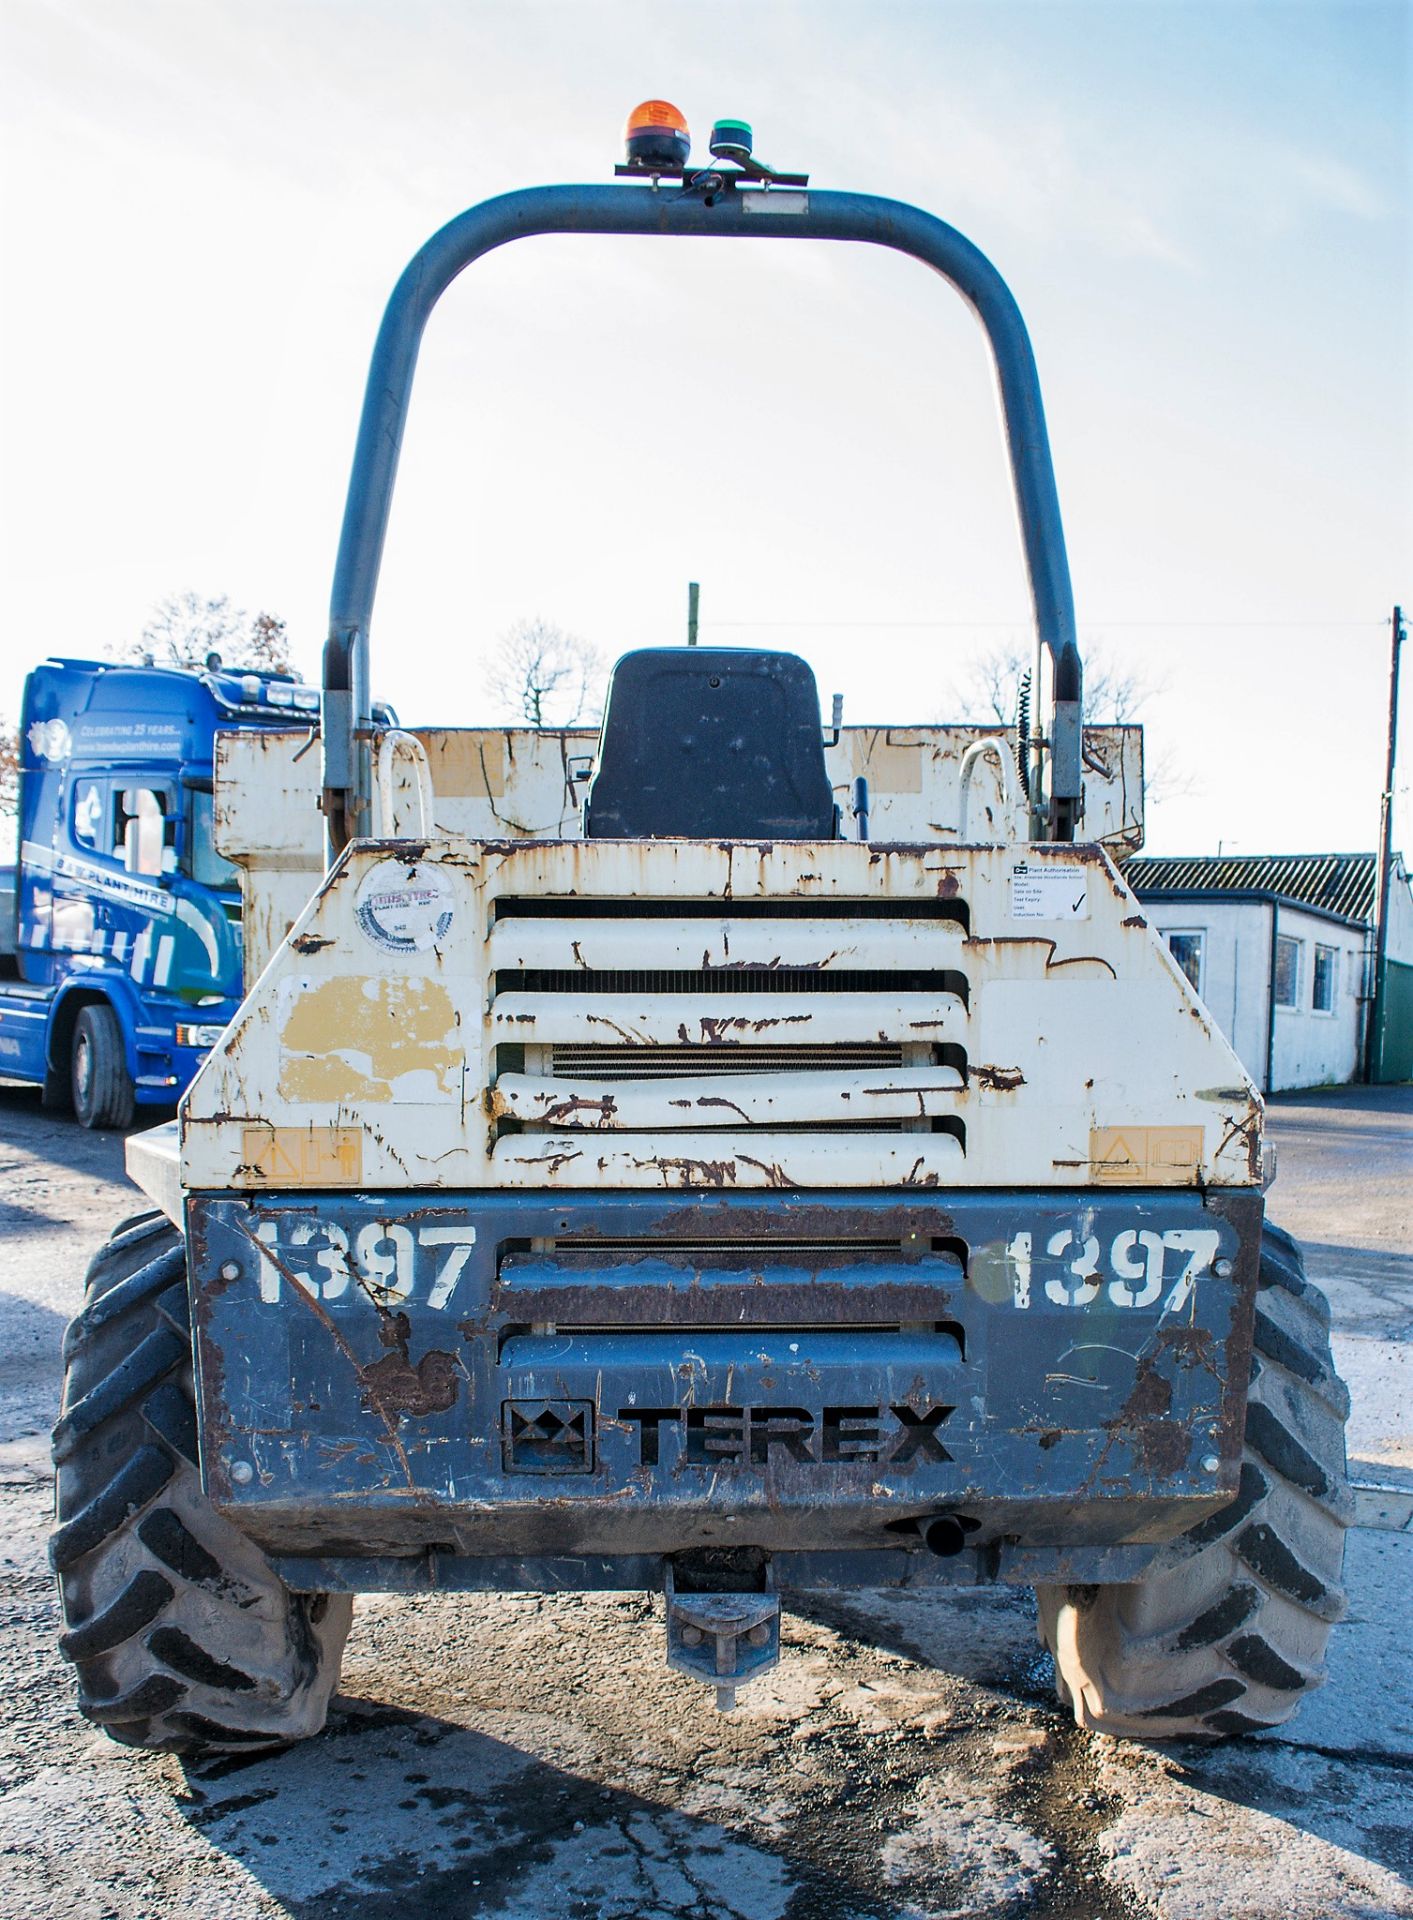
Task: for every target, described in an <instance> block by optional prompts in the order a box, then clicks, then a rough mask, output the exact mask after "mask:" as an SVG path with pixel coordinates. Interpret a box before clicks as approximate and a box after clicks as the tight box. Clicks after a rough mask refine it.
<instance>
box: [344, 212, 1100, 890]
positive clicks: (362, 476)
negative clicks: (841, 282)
mask: <svg viewBox="0 0 1413 1920" xmlns="http://www.w3.org/2000/svg"><path fill="white" fill-rule="evenodd" d="M713 188H714V190H707V191H704V190H703V189H702V187H701V186H700V185H698V184H694V183H689V184H688V185H686V186H683V187H682V188H680V189H677V188H671V189H668V188H664V187H662V186H659V185H653V186H649V185H647V184H646V183H643V184H638V183H636V182H631V181H625V182H623V183H621V184H618V185H613V186H607V185H604V186H558V187H530V188H527V189H525V190H523V191H521V192H518V193H507V194H502V195H501V196H500V197H499V198H497V199H494V200H486V201H483V202H482V204H481V205H480V206H477V207H472V208H470V209H469V210H468V211H467V212H465V213H463V214H460V215H458V216H457V218H456V219H454V220H451V221H449V222H448V223H447V225H446V226H444V227H443V228H442V229H441V230H440V231H439V232H438V233H435V234H433V236H432V238H431V239H430V240H429V241H428V242H427V244H426V245H425V246H424V247H423V248H422V249H421V251H420V252H419V253H417V254H416V255H415V256H414V257H413V259H412V261H411V262H410V263H409V265H408V267H407V268H406V270H405V272H404V273H403V275H402V277H401V279H400V280H399V281H398V283H397V285H396V287H395V288H394V289H393V293H392V298H391V299H390V300H389V302H388V306H387V311H386V312H385V313H384V315H383V322H382V325H381V327H380V328H379V330H378V338H377V343H376V345H375V346H374V349H373V360H372V365H371V366H370V368H369V372H368V386H367V391H366V393H365V396H364V401H363V414H362V418H361V420H360V422H359V427H358V441H357V445H356V447H355V449H354V455H353V472H352V475H351V477H350V479H349V488H348V502H347V505H346V507H345V510H344V519H343V530H342V533H341V535H340V538H339V552H338V564H337V567H336V569H335V573H334V588H333V599H332V604H331V607H330V614H329V637H328V640H327V642H326V643H325V646H324V712H323V754H324V811H325V816H326V827H327V835H328V857H329V860H330V863H332V861H333V860H334V859H335V858H336V857H337V855H338V854H339V853H340V852H341V851H342V850H343V848H344V846H346V845H347V843H348V841H349V840H350V839H351V838H352V837H353V836H354V835H355V834H356V833H358V832H359V831H365V832H366V831H367V824H366V823H367V821H368V817H369V808H370V803H371V793H372V768H371V759H370V754H369V750H368V735H369V732H370V729H371V726H372V714H371V702H370V698H369V691H368V689H369V673H368V633H369V625H370V621H371V618H372V611H373V598H374V595H375V593H376V591H377V585H378V570H379V566H380V565H381V562H382V556H383V542H384V539H385V537H386V534H387V525H388V514H389V511H390V508H391V505H392V493H393V484H394V481H395V479H396V477H397V462H398V455H399V452H400V451H401V447H402V435H403V430H404V426H405V423H406V419H407V408H408V402H409V400H410V398H411V392H412V376H413V373H414V371H415V369H416V365H417V353H418V349H419V347H420V346H421V343H422V333H423V330H424V328H425V327H426V324H427V321H428V318H429V317H430V315H431V312H432V309H433V308H434V307H435V305H436V303H437V301H438V300H439V299H440V298H441V296H442V294H443V293H444V292H445V291H446V289H447V287H448V286H449V285H450V284H451V282H452V281H453V280H454V279H455V278H456V276H457V275H458V274H459V273H460V272H461V271H462V269H463V268H465V267H468V266H469V265H470V264H471V262H472V261H473V260H478V259H479V258H480V257H481V255H482V254H485V253H489V252H491V251H492V249H493V248H495V247H500V246H504V245H505V244H506V242H507V241H509V240H521V239H525V238H527V237H528V236H529V235H531V234H541V233H605V234H666V235H672V236H680V237H684V238H685V237H692V238H695V237H699V236H702V237H717V238H729V239H747V238H759V237H761V236H762V235H764V236H766V237H768V238H770V239H791V240H854V241H864V242H867V243H869V244H871V245H873V246H880V247H891V248H893V249H894V250H895V251H896V252H899V253H907V254H911V255H912V256H913V258H914V259H916V260H921V261H922V262H923V264H924V265H925V266H929V267H932V268H934V269H935V271H936V272H938V273H940V274H941V275H942V277H943V278H944V279H945V280H949V281H950V282H951V284H952V285H953V286H954V287H955V288H956V289H957V291H958V293H960V294H961V296H962V298H963V299H964V300H965V301H966V303H967V305H968V306H969V307H970V308H971V310H972V312H973V313H974V314H975V315H976V316H977V318H978V320H980V322H981V325H982V327H983V329H984V330H985V333H986V337H987V340H988V341H989V343H990V347H991V353H992V358H993V361H994V363H995V369H996V380H997V385H998V388H999V392H1000V400H1001V414H1002V419H1003V422H1004V425H1005V430H1006V444H1007V450H1008V453H1009V456H1010V465H1011V480H1012V485H1013V487H1014V491H1015V499H1016V509H1017V512H1018V514H1019V516H1020V527H1021V540H1022V543H1023V546H1024V550H1025V562H1026V571H1027V573H1028V575H1029V580H1030V593H1031V600H1032V602H1033V605H1034V609H1035V624H1036V629H1037V632H1038V633H1039V636H1040V638H1041V640H1042V641H1043V642H1044V643H1045V645H1046V646H1047V647H1048V648H1049V650H1050V654H1051V658H1052V660H1053V662H1054V675H1053V683H1054V709H1053V715H1052V719H1051V727H1050V755H1051V758H1050V816H1049V831H1050V836H1051V838H1052V839H1055V840H1071V839H1073V838H1074V832H1075V824H1076V819H1077V815H1078V811H1079V801H1080V781H1081V752H1080V723H1081V701H1082V689H1083V674H1082V669H1081V665H1080V657H1079V648H1078V645H1077V643H1076V639H1075V623H1074V600H1073V595H1072V593H1071V590H1070V574H1069V562H1068V560H1067V558H1066V555H1065V540H1064V531H1063V528H1062V526H1061V522H1060V503H1059V499H1058V497H1057V495H1056V491H1055V471H1054V465H1053V462H1052V460H1051V456H1050V442H1049V438H1048V436H1047V434H1046V431H1045V412H1044V408H1043V406H1042V404H1041V398H1040V381H1039V376H1038V374H1037V372H1036V367H1035V355H1034V353H1033V351H1032V349H1031V345H1030V338H1029V336H1028V334H1027V333H1026V329H1025V322H1024V321H1023V320H1022V318H1021V314H1020V309H1019V307H1018V306H1017V305H1016V303H1015V300H1014V298H1013V297H1012V295H1011V291H1010V289H1009V288H1008V287H1007V285H1006V283H1005V281H1004V280H1003V279H1002V278H1001V276H1000V274H999V273H998V272H997V271H996V269H995V267H993V266H992V264H991V262H990V261H989V260H988V259H987V258H986V256H985V254H983V253H982V252H981V251H980V250H979V249H978V248H976V247H974V246H973V245H972V243H971V242H970V241H969V240H968V239H966V238H965V237H964V236H963V235H962V234H960V233H958V232H957V231H956V229H955V228H954V227H949V226H948V225H947V224H946V222H945V221H942V220H939V219H937V218H936V217H935V216H934V215H932V214H929V213H924V212H922V211H921V209H919V208H917V207H912V206H909V205H907V204H906V203H905V202H904V201H901V200H883V199H878V198H876V197H874V196H873V195H870V194H859V193H828V192H820V193H817V192H814V191H809V192H799V191H794V190H781V189H778V188H777V189H767V188H760V187H754V186H752V187H749V188H747V187H743V186H740V185H738V184H737V183H736V182H735V181H734V180H732V179H731V178H730V177H729V176H728V178H727V180H726V181H724V182H723V181H722V180H721V178H720V177H719V176H713Z"/></svg>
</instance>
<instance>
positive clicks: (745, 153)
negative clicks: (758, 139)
mask: <svg viewBox="0 0 1413 1920" xmlns="http://www.w3.org/2000/svg"><path fill="white" fill-rule="evenodd" d="M752 138H753V136H752V134H751V127H750V122H749V121H748V120H718V121H717V123H716V125H715V126H714V127H713V128H712V130H711V151H712V156H713V158H714V159H717V160H734V161H735V162H736V164H737V165H738V166H743V165H744V164H745V162H746V161H748V160H749V159H750V157H751V142H752Z"/></svg>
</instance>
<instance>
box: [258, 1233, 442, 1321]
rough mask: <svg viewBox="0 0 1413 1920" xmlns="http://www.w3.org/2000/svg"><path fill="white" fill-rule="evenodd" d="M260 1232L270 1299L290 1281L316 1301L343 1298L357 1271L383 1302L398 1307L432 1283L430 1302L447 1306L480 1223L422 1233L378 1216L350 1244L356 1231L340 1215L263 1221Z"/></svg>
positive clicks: (265, 1295)
mask: <svg viewBox="0 0 1413 1920" xmlns="http://www.w3.org/2000/svg"><path fill="white" fill-rule="evenodd" d="M255 1237H256V1239H257V1240H258V1241H259V1242H260V1245H261V1248H262V1250H264V1256H265V1257H264V1258H263V1259H262V1260H261V1262H260V1298H261V1299H262V1300H263V1301H265V1302H266V1303H267V1304H271V1305H272V1304H273V1303H274V1302H275V1301H277V1300H278V1299H279V1297H280V1286H281V1283H282V1282H283V1281H284V1280H285V1279H290V1280H293V1281H294V1282H295V1284H296V1285H297V1286H299V1287H302V1288H303V1290H304V1291H305V1292H306V1293H307V1294H310V1295H311V1296H312V1297H313V1298H314V1299H315V1300H338V1299H341V1298H342V1297H343V1295H345V1294H346V1293H347V1292H348V1290H349V1288H350V1287H351V1286H352V1285H353V1281H354V1276H355V1274H356V1275H357V1278H358V1283H359V1285H360V1286H361V1287H363V1288H364V1289H365V1291H366V1292H367V1293H368V1294H369V1295H370V1296H371V1297H372V1299H373V1301H374V1303H375V1304H376V1305H377V1306H380V1307H386V1306H396V1305H397V1304H398V1303H399V1302H400V1301H403V1300H410V1299H412V1297H413V1295H414V1294H417V1295H421V1294H422V1293H423V1291H424V1287H425V1295H426V1302H427V1305H428V1306H429V1307H436V1308H442V1307H445V1306H447V1305H448V1304H449V1303H450V1301H451V1296H452V1294H453V1293H454V1292H455V1290H456V1283H457V1281H458V1280H459V1279H460V1278H461V1273H462V1269H463V1268H464V1267H465V1265H466V1262H467V1261H468V1260H469V1259H470V1257H471V1249H472V1247H473V1246H474V1245H475V1244H476V1229H475V1228H474V1227H471V1226H467V1225H466V1224H465V1223H464V1222H463V1223H462V1224H461V1225H458V1226H446V1227H432V1226H419V1227H417V1228H416V1230H415V1232H414V1230H413V1229H412V1228H411V1227H405V1226H403V1225H402V1223H401V1222H400V1221H397V1220H370V1221H369V1222H368V1224H367V1226H364V1227H360V1228H359V1229H358V1232H357V1233H356V1234H355V1235H354V1237H353V1241H352V1244H351V1245H350V1242H349V1237H348V1234H347V1233H346V1232H345V1231H344V1229H343V1228H342V1227H341V1226H339V1225H338V1224H337V1223H336V1222H335V1221H333V1220H294V1221H288V1220H287V1221H278V1220H262V1221H261V1223H260V1225H259V1226H258V1227H257V1228H256V1229H255ZM315 1242H318V1243H319V1244H318V1245H315V1244H314V1243H315ZM306 1249H307V1251H305V1250H306ZM443 1249H445V1251H444V1252H443V1251H442V1250H443ZM291 1255H293V1256H294V1258H293V1259H291V1257H290V1256H291ZM311 1260H312V1263H313V1265H312V1268H311V1266H310V1265H309V1262H310V1261H311Z"/></svg>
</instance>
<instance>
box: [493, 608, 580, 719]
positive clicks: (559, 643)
mask: <svg viewBox="0 0 1413 1920" xmlns="http://www.w3.org/2000/svg"><path fill="white" fill-rule="evenodd" d="M603 676H604V662H603V655H602V654H601V653H600V652H599V650H598V648H597V647H594V646H591V645H590V643H589V642H588V641H587V640H581V639H580V638H579V636H578V635H577V634H573V633H566V632H565V631H564V629H563V627H556V626H554V625H553V624H552V623H551V622H550V621H548V620H542V619H540V618H539V616H538V615H536V617H535V618H534V619H533V620H517V621H516V623H515V625H514V626H513V627H510V628H509V629H508V630H507V631H506V632H505V633H503V634H502V635H501V637H500V640H499V642H498V643H497V646H496V650H495V653H494V654H493V655H492V656H491V659H490V662H489V664H488V665H487V668H486V686H487V687H488V689H489V690H490V692H491V694H492V695H493V696H494V698H495V699H496V700H497V701H499V703H500V705H501V707H502V709H503V710H504V711H505V713H506V714H507V715H510V714H513V715H514V717H515V719H516V720H523V721H526V722H528V724H529V725H530V726H532V727H573V726H578V725H580V724H582V723H584V722H590V721H594V720H597V718H598V716H599V713H600V711H601V709H602V706H603Z"/></svg>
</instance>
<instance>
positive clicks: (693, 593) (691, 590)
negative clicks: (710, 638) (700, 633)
mask: <svg viewBox="0 0 1413 1920" xmlns="http://www.w3.org/2000/svg"><path fill="white" fill-rule="evenodd" d="M701 592H702V590H701V588H700V587H699V586H698V585H697V583H696V581H695V580H689V581H688V582H687V645H688V646H689V647H694V646H696V644H697V603H698V601H699V600H700V598H701Z"/></svg>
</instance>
